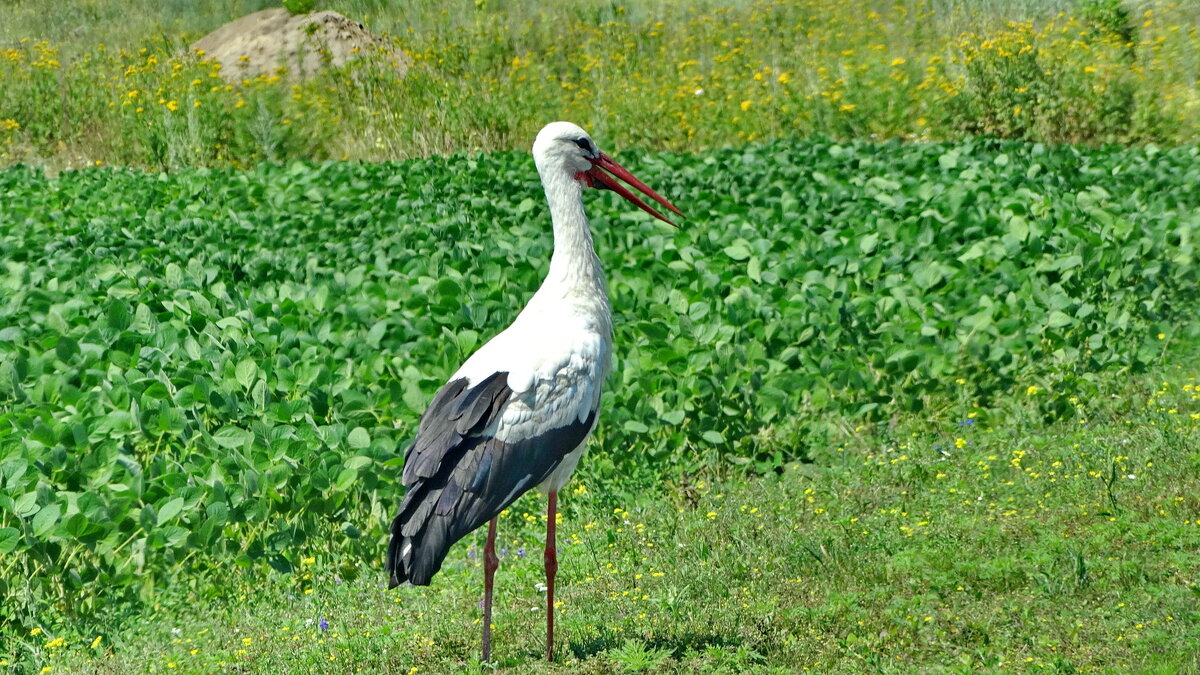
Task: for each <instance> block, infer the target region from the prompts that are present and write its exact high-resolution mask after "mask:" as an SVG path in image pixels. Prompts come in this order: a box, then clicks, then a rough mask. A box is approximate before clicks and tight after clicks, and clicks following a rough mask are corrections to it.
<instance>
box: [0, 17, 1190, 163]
mask: <svg viewBox="0 0 1200 675" xmlns="http://www.w3.org/2000/svg"><path fill="white" fill-rule="evenodd" d="M265 4H266V3H261V2H243V1H240V0H225V1H224V2H220V3H200V4H197V5H194V6H193V5H178V4H163V3H148V2H145V1H144V0H136V1H135V0H130V1H129V2H125V3H119V4H117V5H111V6H110V5H106V4H103V3H78V4H76V3H61V5H56V6H55V7H54V8H51V9H44V8H43V7H42V6H41V5H39V4H36V3H20V4H18V5H16V6H14V7H13V8H12V9H11V10H9V9H6V12H8V15H9V16H6V19H9V18H11V20H6V22H5V25H4V26H2V27H0V84H3V86H4V87H5V90H6V96H5V98H4V99H3V100H0V164H13V163H30V164H37V165H43V166H47V167H49V168H52V169H60V168H70V167H79V166H84V165H92V164H97V163H102V164H110V165H111V164H115V165H122V166H138V167H144V168H151V169H175V168H179V167H184V166H228V165H233V166H249V165H253V164H254V163H256V162H259V161H262V160H267V161H283V160H290V159H296V158H308V159H350V160H372V161H374V160H386V159H403V158H407V157H412V156H422V155H428V154H433V153H446V152H451V151H457V150H479V149H505V148H520V149H525V148H527V147H528V144H529V139H530V138H532V137H533V135H534V134H535V133H536V131H537V129H538V128H539V127H540V126H541V125H542V124H543V123H544V122H545V121H547V120H552V119H570V120H573V121H576V122H578V123H580V124H582V125H583V126H585V127H586V128H589V129H590V130H592V131H593V132H594V133H596V134H598V135H600V136H603V137H604V138H606V139H609V140H610V143H611V145H612V146H613V147H615V148H620V147H624V146H629V145H636V146H641V147H647V148H652V149H670V150H695V149H698V148H704V147H713V146H724V145H730V144H740V143H743V142H746V141H754V140H760V139H770V138H779V137H790V136H795V135H808V134H813V133H818V134H825V135H829V136H833V137H836V138H904V139H909V140H945V139H957V138H962V137H964V136H969V135H974V134H988V135H993V136H999V137H1005V138H1020V139H1028V140H1036V141H1049V142H1063V141H1068V142H1081V143H1104V142H1134V143H1144V142H1157V143H1168V144H1176V143H1190V142H1196V141H1197V140H1198V139H1200V126H1197V120H1200V115H1197V114H1196V112H1197V108H1198V107H1200V87H1198V85H1197V82H1198V81H1200V79H1198V78H1200V57H1197V54H1200V30H1198V29H1197V27H1196V26H1197V19H1198V18H1200V15H1197V13H1196V9H1195V7H1194V6H1193V5H1190V4H1188V3H1178V2H1167V1H1166V0H1155V1H1151V2H1143V3H1138V4H1137V7H1136V8H1134V7H1132V6H1128V5H1122V4H1121V3H1119V2H1113V1H1107V0H1079V2H1065V1H1064V0H1028V1H1026V2H1003V3H986V5H984V6H983V7H982V8H981V7H980V5H979V4H977V3H967V2H955V1H943V2H930V1H929V0H903V1H902V2H898V3H897V2H891V1H890V0H889V1H887V2H884V1H883V0H859V1H858V2H854V3H842V2H833V1H832V0H759V1H758V2H735V3H729V4H728V5H718V4H716V3H701V4H699V5H689V6H683V5H680V4H678V3H671V2H661V1H660V2H638V3H630V4H629V5H624V4H612V3H601V2H595V1H591V0H576V1H575V2H573V3H570V5H569V6H566V7H559V8H557V9H556V10H555V12H554V13H552V14H550V13H546V12H545V11H544V10H543V9H541V7H540V5H538V4H536V3H532V2H519V3H512V4H509V3H505V4H504V5H503V6H501V5H500V4H499V3H490V2H465V0H460V1H458V2H451V3H432V2H421V3H411V4H410V3H387V4H380V3H375V2H367V1H366V0H345V1H343V2H330V3H328V4H327V5H326V6H328V7H329V8H332V9H336V10H340V11H343V12H345V13H346V14H348V15H349V16H352V17H355V18H358V19H361V20H363V21H365V22H366V23H367V24H368V26H369V27H370V28H371V29H373V30H374V31H376V32H379V33H383V34H386V35H387V42H388V51H389V53H386V54H382V55H377V58H376V59H373V60H368V61H367V62H364V63H363V64H360V65H359V66H356V67H353V68H351V69H350V70H348V71H337V72H330V73H328V74H326V75H324V76H322V77H319V78H317V79H315V80H312V81H309V82H307V83H304V84H297V85H293V84H290V83H289V82H288V81H287V79H286V78H285V77H283V76H281V75H282V74H279V73H277V74H272V75H267V76H262V77H259V78H256V79H253V80H247V81H243V82H240V83H234V84H228V85H227V84H226V83H225V82H224V81H223V80H221V79H220V78H219V74H218V73H217V72H216V70H215V69H214V67H213V65H212V64H211V63H207V62H203V60H202V58H200V57H199V56H197V55H185V53H186V50H187V45H189V44H190V43H191V42H192V41H193V40H195V39H196V38H198V37H200V36H201V35H203V34H205V33H206V32H208V31H211V30H213V29H215V28H216V27H218V26H219V25H221V24H222V23H223V22H225V21H228V20H231V19H233V18H235V17H237V16H240V15H243V14H245V13H247V12H249V11H252V10H254V9H257V8H259V7H262V6H264V5H265ZM115 7H119V8H121V10H122V11H116V10H115V9H114V8H115ZM1135 9H1136V11H1134V10H1135ZM400 52H404V53H406V54H407V55H408V56H410V57H411V58H412V60H413V67H412V68H411V70H410V71H409V74H408V76H407V77H406V78H405V79H403V80H397V79H395V77H394V76H393V72H394V71H393V70H392V69H391V68H389V67H388V66H387V65H386V62H387V61H388V60H390V59H392V58H394V57H395V55H396V54H398V53H400Z"/></svg>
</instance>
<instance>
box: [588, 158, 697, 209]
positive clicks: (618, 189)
mask: <svg viewBox="0 0 1200 675" xmlns="http://www.w3.org/2000/svg"><path fill="white" fill-rule="evenodd" d="M589 161H590V162H591V163H592V168H591V169H588V170H587V171H585V172H584V175H585V176H587V177H588V178H589V180H588V185H591V186H593V187H600V186H603V187H605V188H608V189H609V190H612V191H613V192H615V193H617V194H619V195H621V196H622V197H624V198H625V199H628V200H629V201H631V202H633V203H634V205H635V206H637V207H638V208H640V209H641V210H643V211H645V212H646V213H649V214H650V215H652V216H654V217H655V218H658V219H659V220H661V221H663V222H664V223H667V224H668V225H673V226H675V227H679V226H678V225H675V223H673V222H671V221H670V220H668V219H667V217H666V216H664V215H663V214H661V213H659V212H658V211H655V210H654V209H653V208H651V207H650V206H649V205H648V204H646V202H644V201H642V200H641V198H639V197H638V196H637V195H635V194H633V193H632V192H630V191H629V190H627V189H626V188H625V186H624V185H621V184H620V183H618V182H617V181H616V180H614V179H613V176H616V177H617V178H620V179H621V180H623V181H625V182H626V183H629V184H630V185H632V186H633V187H635V188H637V189H638V190H639V191H641V193H642V194H644V195H646V196H647V197H649V198H651V199H653V200H654V201H656V202H658V203H659V204H662V205H663V206H665V207H667V208H668V209H670V210H672V211H674V212H675V213H678V214H679V215H681V216H682V215H683V211H680V210H679V209H677V208H675V205H674V204H672V203H671V202H669V201H667V200H666V199H663V198H662V197H661V196H659V194H658V193H657V192H655V191H654V190H651V189H650V187H649V186H647V185H646V184H645V183H643V182H642V181H640V180H638V179H637V177H636V176H634V175H633V174H631V173H629V171H628V170H627V169H626V168H625V167H623V166H621V165H620V164H617V163H616V162H615V161H613V158H612V157H609V156H608V155H606V154H604V153H603V152H602V153H600V154H599V156H598V157H596V158H595V159H589ZM605 171H608V172H609V173H611V174H612V176H610V175H608V174H607V173H604V172H605ZM596 183H599V184H600V185H596Z"/></svg>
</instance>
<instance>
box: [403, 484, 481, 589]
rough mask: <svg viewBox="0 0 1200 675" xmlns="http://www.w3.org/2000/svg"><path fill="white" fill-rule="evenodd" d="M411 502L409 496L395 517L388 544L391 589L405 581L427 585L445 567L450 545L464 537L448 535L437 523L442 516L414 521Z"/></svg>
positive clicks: (444, 528)
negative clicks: (444, 562)
mask: <svg viewBox="0 0 1200 675" xmlns="http://www.w3.org/2000/svg"><path fill="white" fill-rule="evenodd" d="M409 505H410V504H409V500H408V499H407V498H406V499H405V500H404V503H403V504H401V506H400V513H398V514H397V515H396V518H395V519H393V520H392V539H391V541H390V542H389V543H388V551H387V561H386V569H387V572H388V588H395V587H397V586H399V585H400V584H403V583H405V582H407V583H410V584H413V585H414V586H428V585H429V582H430V580H431V579H433V575H435V574H437V572H438V570H440V569H441V568H442V562H443V561H444V560H445V559H446V554H447V553H449V551H450V546H452V545H453V544H454V542H455V541H457V540H458V539H459V538H461V536H462V535H459V536H458V537H454V538H451V537H449V536H447V535H449V534H450V533H449V532H447V531H446V527H445V526H444V524H443V523H440V522H438V521H441V520H442V519H441V518H428V517H427V518H424V519H422V520H421V521H415V520H414V519H413V518H412V516H413V515H414V514H413V513H411V509H409V508H407V507H408V506H409ZM418 511H419V509H418ZM406 533H407V534H406ZM464 534H465V533H464Z"/></svg>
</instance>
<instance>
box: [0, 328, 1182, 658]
mask: <svg viewBox="0 0 1200 675" xmlns="http://www.w3.org/2000/svg"><path fill="white" fill-rule="evenodd" d="M1192 353H1194V352H1192ZM1179 362H1180V363H1182V364H1186V365H1183V366H1180V367H1175V366H1171V365H1170V364H1169V363H1168V364H1164V367H1163V368H1162V369H1160V370H1159V371H1158V372H1155V373H1152V374H1149V375H1147V376H1144V377H1139V378H1132V379H1130V378H1126V377H1111V378H1107V379H1106V380H1105V382H1104V385H1103V387H1102V391H1101V392H1100V395H1098V396H1097V397H1096V398H1095V399H1090V400H1077V401H1076V402H1075V403H1074V405H1075V406H1076V407H1075V411H1074V413H1073V414H1072V415H1070V416H1069V417H1068V418H1066V419H1064V420H1062V421H1060V422H1058V423H1054V424H1049V425H1047V424H1045V423H1044V422H1043V421H1042V419H1043V418H1042V416H1041V413H1040V412H1039V409H1038V407H1037V405H1036V403H1034V401H1036V399H1037V397H1038V396H1039V395H1041V394H1040V393H1032V394H1029V395H1025V394H1022V395H1020V396H1014V397H1012V398H1010V399H1006V400H1005V401H1003V402H1001V403H1000V404H999V405H997V407H995V408H993V409H991V410H987V411H985V410H980V409H977V408H974V407H972V406H971V405H969V404H964V405H963V406H962V407H961V408H960V409H957V410H954V411H948V413H947V415H945V416H939V417H937V418H935V419H930V418H928V417H925V416H912V415H908V416H905V417H903V418H902V419H900V420H898V422H897V424H896V426H895V427H894V429H893V431H892V433H890V434H886V433H885V434H873V433H870V432H865V433H866V435H863V432H860V433H854V434H850V435H848V436H847V437H845V438H843V439H841V442H839V443H838V444H837V445H834V446H831V447H830V448H828V449H827V450H826V451H825V452H823V453H821V454H820V455H819V456H818V457H816V461H815V462H814V463H812V464H793V465H789V466H787V467H786V468H785V469H784V471H783V472H782V473H781V474H779V475H777V476H770V477H765V478H753V479H737V478H736V477H732V476H725V477H724V478H718V479H716V480H711V479H707V480H695V481H693V482H690V483H688V484H684V485H674V486H671V488H670V489H668V490H666V491H664V492H657V493H653V494H649V493H648V494H646V495H644V497H643V498H641V499H639V500H635V501H630V502H616V503H614V502H613V500H612V499H611V498H610V496H608V495H605V494H604V493H603V492H602V491H601V490H599V489H597V488H596V486H595V485H593V486H592V487H591V488H590V489H589V487H588V485H587V484H586V483H576V484H574V485H572V486H571V487H572V489H571V490H570V494H569V495H566V496H565V497H564V500H563V502H562V503H563V504H564V507H565V514H564V522H563V524H562V525H561V527H560V533H561V534H560V536H561V537H562V539H561V540H560V541H562V553H561V554H560V561H561V571H560V573H559V579H560V593H559V597H560V599H561V602H562V604H561V606H560V607H559V616H560V627H559V635H560V642H559V652H560V654H561V661H560V663H559V664H557V665H555V666H547V665H545V664H543V663H542V662H541V661H540V657H541V644H542V642H541V641H542V639H543V634H542V630H543V624H542V623H541V622H542V621H543V619H542V614H541V613H540V612H539V611H538V609H539V608H540V607H541V606H542V604H543V602H544V596H543V595H542V594H541V593H540V592H539V591H538V590H537V587H536V586H537V584H538V583H539V582H540V581H541V580H542V577H541V567H540V565H541V562H540V561H541V556H540V543H539V542H540V537H541V532H542V529H541V528H542V521H541V520H540V519H539V515H538V514H540V513H541V509H543V508H544V501H543V500H540V499H537V498H534V497H526V498H524V499H523V500H522V501H520V502H519V503H518V504H517V505H516V506H514V508H513V509H512V510H511V511H510V512H509V513H508V514H507V515H506V516H505V517H503V518H502V519H501V530H500V531H501V546H502V547H503V548H504V549H505V551H504V557H503V560H502V563H501V570H500V574H499V577H498V579H499V585H498V591H497V592H498V600H497V608H498V609H497V613H496V617H495V619H494V623H495V626H496V631H495V636H496V644H497V649H496V659H497V661H498V664H499V665H500V666H504V667H514V668H520V669H522V671H524V672H588V673H608V672H641V671H647V672H663V673H669V672H680V673H682V672H696V671H697V670H703V671H706V672H779V673H785V672H788V673H790V672H799V671H811V672H822V673H911V672H946V673H953V672H979V671H981V670H982V671H983V672H1004V673H1094V672H1151V673H1190V672H1195V670H1196V668H1197V667H1200V662H1197V656H1196V655H1197V654H1198V653H1200V612H1198V611H1197V604H1196V599H1197V595H1198V594H1200V562H1198V561H1200V555H1198V552H1200V500H1198V498H1197V495H1200V453H1198V452H1197V448H1198V447H1200V393H1198V392H1200V385H1198V382H1200V380H1198V379H1197V377H1198V376H1200V371H1197V370H1196V368H1195V365H1194V364H1195V360H1194V359H1193V358H1186V357H1185V356H1184V355H1181V356H1180V358H1179ZM481 536H482V535H479V534H477V535H475V536H472V537H471V538H468V540H467V541H466V542H464V543H463V544H462V545H460V546H458V547H457V548H455V549H454V550H453V551H452V553H451V557H450V559H449V561H448V563H447V565H446V568H445V569H444V570H443V572H442V573H441V574H440V575H439V576H438V577H437V578H436V579H435V584H434V585H433V586H432V587H430V588H428V589H425V588H402V589H397V590H396V591H392V592H388V591H384V590H382V588H381V585H380V584H381V583H382V580H383V578H382V573H381V572H380V568H379V564H378V561H375V560H360V561H350V560H345V559H337V558H328V557H324V556H315V557H313V558H310V559H306V560H304V561H303V562H302V565H303V566H302V568H301V570H300V572H299V573H297V574H295V575H277V576H273V577H271V578H269V579H268V580H266V581H265V583H261V582H257V581H256V582H253V583H249V582H246V581H242V580H239V575H238V574H237V573H236V572H234V573H231V574H230V577H229V581H228V584H227V585H226V587H225V590H224V593H223V594H221V595H219V596H211V595H206V596H193V595H189V594H188V593H187V591H185V590H181V589H177V590H176V591H173V592H171V593H169V594H166V595H164V596H162V597H161V598H160V600H159V603H158V605H157V606H155V607H154V608H152V609H148V610H147V611H145V612H144V613H141V614H138V615H135V616H122V617H120V618H119V620H114V621H112V622H111V623H109V624H107V625H95V626H89V627H87V628H84V627H82V626H81V625H80V624H78V623H72V622H63V621H54V622H47V623H45V624H41V625H39V626H38V627H37V628H36V629H35V630H36V632H37V634H36V635H26V636H22V637H21V638H20V639H19V640H16V641H14V643H13V644H12V645H11V646H10V647H9V649H8V652H7V653H0V659H4V660H7V661H9V665H10V666H11V665H14V664H20V665H21V666H22V667H23V668H25V669H27V670H28V671H29V672H37V671H38V670H40V669H44V668H49V670H44V671H43V672H72V673H125V672H172V673H173V672H184V673H190V672H217V671H221V672H225V671H237V672H243V673H272V672H315V671H323V672H382V673H412V672H422V673H424V672H434V673H436V672H451V671H456V670H460V669H475V668H476V666H475V665H474V659H477V650H478V631H479V623H478V622H479V620H480V610H479V608H478V607H477V602H478V599H479V593H480V590H479V589H480V579H481V569H480V564H479V560H478V557H477V556H476V555H475V553H476V552H477V550H478V547H479V546H480V545H481V544H482V539H481ZM347 565H351V566H355V567H357V568H359V569H358V570H357V571H358V572H359V573H360V574H358V575H357V576H358V578H357V579H356V580H353V581H348V580H346V566H347Z"/></svg>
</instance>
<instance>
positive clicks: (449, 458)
mask: <svg viewBox="0 0 1200 675" xmlns="http://www.w3.org/2000/svg"><path fill="white" fill-rule="evenodd" d="M512 393H513V392H512V390H511V389H509V388H508V373H506V372H504V373H494V374H493V375H491V376H490V377H488V378H486V379H484V380H482V381H481V382H479V383H478V384H476V385H474V386H468V383H467V381H466V379H465V378H460V379H457V380H454V381H452V382H448V383H447V384H446V385H445V386H443V387H442V389H441V390H440V391H438V393H437V395H436V396H434V398H433V402H432V403H430V404H429V409H428V410H426V411H425V414H424V416H422V418H421V424H420V426H419V427H418V429H417V437H416V439H414V440H413V444H412V445H411V446H410V447H409V449H408V453H407V455H406V456H405V464H404V474H403V481H404V485H405V486H407V487H408V492H406V493H405V495H404V500H403V501H402V502H401V504H400V511H399V513H397V514H396V518H395V519H394V520H393V521H392V528H391V532H392V537H391V541H390V543H389V544H388V553H387V570H388V573H389V576H390V578H389V585H388V587H389V588H393V587H395V586H398V585H400V584H402V583H404V582H406V581H407V582H410V583H413V584H416V585H418V586H425V585H428V584H429V581H430V579H431V578H432V577H433V575H434V574H436V573H437V571H438V570H439V569H440V568H441V566H442V562H443V561H444V560H445V559H446V554H447V553H448V552H449V550H450V547H451V546H452V545H453V544H454V543H455V542H457V541H458V540H459V539H462V538H463V537H464V536H466V535H467V534H468V533H470V532H472V531H474V530H475V529H476V528H478V527H479V526H481V525H483V524H484V523H486V522H488V521H489V520H491V519H492V518H494V517H496V515H497V514H499V513H500V512H501V511H503V510H504V509H506V508H508V506H509V505H510V504H512V503H513V502H514V501H516V500H517V498H518V497H520V496H521V495H522V494H523V493H525V492H526V491H527V490H529V489H530V488H533V487H534V486H536V485H539V484H540V483H541V482H542V481H544V480H546V478H547V477H548V476H549V475H550V473H551V472H553V471H554V468H555V467H556V466H558V463H559V462H560V461H562V458H563V457H564V456H566V454H567V453H569V452H571V451H572V450H574V449H575V448H577V447H579V444H580V443H582V442H583V440H584V439H585V438H587V435H588V432H590V431H591V429H592V425H593V423H594V422H595V421H596V411H595V410H592V411H591V413H590V414H589V415H588V417H587V419H585V420H583V421H577V422H573V423H571V424H568V425H567V426H565V427H560V428H557V429H552V430H550V431H547V432H545V433H543V434H541V435H540V436H537V437H534V438H528V439H524V440H521V441H517V442H512V443H505V442H503V441H499V440H497V439H495V438H493V437H491V436H490V435H486V434H484V433H483V432H484V431H485V430H487V429H488V427H490V426H491V425H492V424H494V423H495V422H496V420H497V419H498V418H499V416H500V414H501V411H502V410H503V409H504V405H505V403H507V402H508V400H509V398H510V397H511V396H512Z"/></svg>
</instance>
